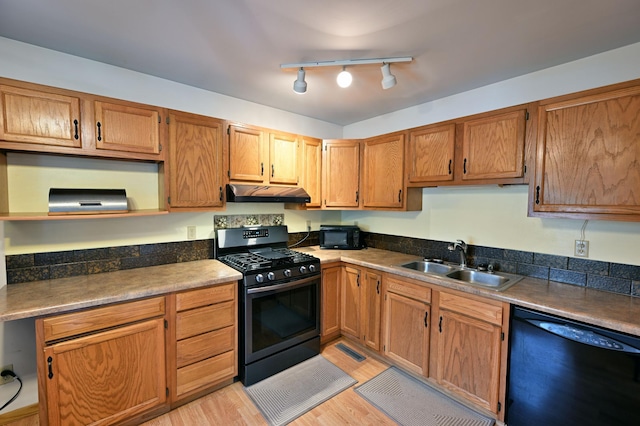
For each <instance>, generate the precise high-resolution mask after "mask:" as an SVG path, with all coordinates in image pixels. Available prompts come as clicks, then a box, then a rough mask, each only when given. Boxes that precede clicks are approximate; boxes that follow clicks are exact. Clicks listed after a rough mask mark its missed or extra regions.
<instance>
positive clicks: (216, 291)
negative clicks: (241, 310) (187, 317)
mask: <svg viewBox="0 0 640 426" xmlns="http://www.w3.org/2000/svg"><path fill="white" fill-rule="evenodd" d="M236 285H237V284H236V283H235V282H233V283H229V284H222V285H217V286H215V287H207V288H202V289H198V290H191V291H187V292H184V293H178V294H177V295H176V310H177V311H178V312H179V311H185V310H187V309H193V308H199V307H201V306H206V305H212V304H214V303H220V302H226V301H227V300H234V299H235V297H236Z"/></svg>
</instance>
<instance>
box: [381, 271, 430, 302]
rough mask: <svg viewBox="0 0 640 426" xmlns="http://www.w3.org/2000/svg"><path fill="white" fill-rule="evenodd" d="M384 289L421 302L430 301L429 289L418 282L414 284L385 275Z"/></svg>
mask: <svg viewBox="0 0 640 426" xmlns="http://www.w3.org/2000/svg"><path fill="white" fill-rule="evenodd" d="M386 289H387V291H390V292H392V293H396V294H401V295H403V296H406V297H409V298H411V299H416V300H419V301H421V302H425V303H431V289H430V288H429V287H425V286H423V285H420V284H414V283H411V282H408V281H404V280H402V281H401V280H398V279H396V278H393V277H387V280H386Z"/></svg>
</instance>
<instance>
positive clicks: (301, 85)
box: [293, 67, 307, 94]
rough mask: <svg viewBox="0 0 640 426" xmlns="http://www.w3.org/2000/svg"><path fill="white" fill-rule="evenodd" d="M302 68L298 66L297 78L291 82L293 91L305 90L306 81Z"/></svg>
mask: <svg viewBox="0 0 640 426" xmlns="http://www.w3.org/2000/svg"><path fill="white" fill-rule="evenodd" d="M304 74H305V72H304V68H302V67H300V69H299V70H298V78H297V79H296V81H294V82H293V91H294V92H296V93H299V94H303V93H304V92H306V91H307V82H306V81H304Z"/></svg>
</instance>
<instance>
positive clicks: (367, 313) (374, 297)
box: [340, 266, 382, 351]
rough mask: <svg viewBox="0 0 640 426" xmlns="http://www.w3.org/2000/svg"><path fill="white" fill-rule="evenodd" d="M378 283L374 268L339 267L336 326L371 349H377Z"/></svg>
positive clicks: (378, 278) (379, 275)
mask: <svg viewBox="0 0 640 426" xmlns="http://www.w3.org/2000/svg"><path fill="white" fill-rule="evenodd" d="M381 285H382V276H381V274H380V273H378V272H377V271H373V270H369V269H366V268H363V269H360V268H354V267H351V266H346V267H344V268H343V274H342V291H341V305H340V306H341V311H340V329H341V331H342V333H343V334H347V335H349V336H351V337H353V338H355V339H356V340H358V341H360V343H362V344H363V345H365V346H367V347H369V348H371V349H373V350H375V351H380V321H381V318H382V316H381V309H382V304H381V303H382V296H381V295H382V288H381Z"/></svg>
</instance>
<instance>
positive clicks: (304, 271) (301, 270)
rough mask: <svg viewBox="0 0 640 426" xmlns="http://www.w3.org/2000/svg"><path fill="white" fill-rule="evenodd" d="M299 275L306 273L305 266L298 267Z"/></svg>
mask: <svg viewBox="0 0 640 426" xmlns="http://www.w3.org/2000/svg"><path fill="white" fill-rule="evenodd" d="M300 273H301V274H306V273H307V267H306V266H301V267H300Z"/></svg>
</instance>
